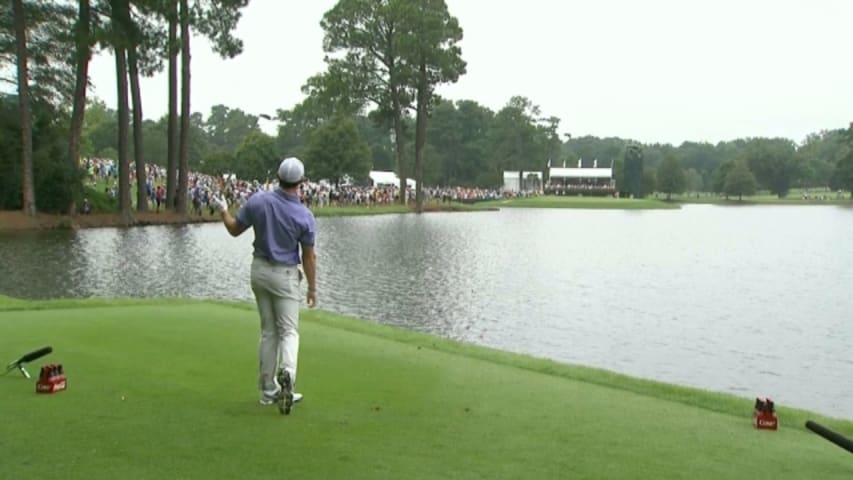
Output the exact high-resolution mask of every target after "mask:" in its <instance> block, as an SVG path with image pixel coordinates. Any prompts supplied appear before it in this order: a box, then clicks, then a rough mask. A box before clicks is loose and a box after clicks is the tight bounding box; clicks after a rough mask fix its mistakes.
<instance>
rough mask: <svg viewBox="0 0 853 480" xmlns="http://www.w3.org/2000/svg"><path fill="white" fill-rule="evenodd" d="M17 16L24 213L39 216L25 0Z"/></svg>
mask: <svg viewBox="0 0 853 480" xmlns="http://www.w3.org/2000/svg"><path fill="white" fill-rule="evenodd" d="M12 11H13V15H14V16H15V53H16V56H17V63H18V112H19V115H20V119H21V164H22V167H23V168H22V171H23V176H22V182H23V183H22V184H21V190H22V191H23V199H22V200H23V210H24V213H25V214H27V215H30V216H32V215H35V214H36V194H35V183H34V181H33V120H32V112H31V110H30V72H29V67H28V64H27V55H28V52H27V20H26V18H25V17H24V15H25V14H24V2H23V0H12Z"/></svg>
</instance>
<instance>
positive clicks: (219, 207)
mask: <svg viewBox="0 0 853 480" xmlns="http://www.w3.org/2000/svg"><path fill="white" fill-rule="evenodd" d="M213 208H214V209H215V210H216V211H217V212H219V213H222V212H224V211H226V210H228V201H227V200H225V198H224V197H217V198H214V199H213Z"/></svg>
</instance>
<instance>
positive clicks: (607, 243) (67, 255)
mask: <svg viewBox="0 0 853 480" xmlns="http://www.w3.org/2000/svg"><path fill="white" fill-rule="evenodd" d="M319 232H320V235H319V237H318V245H317V250H318V255H319V267H318V269H319V278H318V287H319V294H320V298H319V300H320V302H321V306H322V307H323V308H325V309H329V310H332V311H337V312H340V313H345V314H351V315H356V316H360V317H363V318H367V319H371V320H373V321H377V322H381V323H386V324H392V325H399V326H403V327H406V328H412V329H416V330H420V331H425V332H430V333H434V334H437V335H442V336H446V337H450V338H456V339H461V340H464V341H471V342H475V343H480V344H484V345H488V346H493V347H497V348H501V349H505V350H510V351H516V352H523V353H529V354H533V355H538V356H545V357H549V358H553V359H556V360H560V361H566V362H573V363H580V364H585V365H592V366H598V367H602V368H607V369H612V370H616V371H619V372H623V373H627V374H631V375H637V376H642V377H647V378H656V379H659V380H663V381H667V382H674V383H681V384H686V385H692V386H698V387H703V388H709V389H713V390H720V391H729V392H735V393H737V394H739V395H744V396H751V395H769V396H772V397H774V398H775V399H777V401H778V402H779V404H780V405H791V406H800V407H804V408H810V409H813V410H817V411H820V412H822V413H826V414H829V415H834V416H844V417H847V418H853V405H850V404H848V403H847V402H845V401H844V400H845V399H847V398H851V396H853V386H850V384H849V382H848V379H849V378H850V377H851V374H853V362H850V361H847V360H844V359H845V358H846V356H847V353H848V352H849V351H850V350H851V347H853V345H851V344H853V325H851V324H850V322H847V321H846V320H845V319H846V318H847V317H848V316H849V315H848V314H849V312H850V311H851V307H853V301H851V300H850V297H849V295H848V293H847V290H848V289H849V288H848V286H849V285H851V284H853V253H851V252H853V250H851V249H850V248H849V247H847V246H845V245H846V243H845V242H846V240H847V239H849V238H851V236H852V235H853V211H851V210H850V209H842V208H834V207H825V208H824V207H803V208H799V207H749V208H721V207H713V206H690V207H687V208H685V209H683V210H679V211H648V212H622V211H583V210H506V211H501V212H490V213H476V214H429V215H423V216H414V215H398V216H379V217H366V218H334V219H325V218H324V219H319ZM251 242H252V236H251V234H247V235H244V236H243V237H240V238H237V239H232V238H231V237H230V236H229V235H228V234H227V233H226V232H225V230H224V229H223V228H222V227H221V226H219V225H201V226H198V225H196V226H184V227H175V226H163V227H147V228H135V229H128V230H119V229H104V230H85V231H79V232H42V233H36V234H34V233H24V234H15V235H5V236H2V237H0V266H2V275H0V293H3V294H7V295H14V296H21V297H28V298H48V297H57V296H75V297H90V296H110V297H112V296H189V297H197V298H226V299H242V300H251V299H252V296H251V291H250V289H249V285H248V276H249V262H250V257H251V250H252V249H251Z"/></svg>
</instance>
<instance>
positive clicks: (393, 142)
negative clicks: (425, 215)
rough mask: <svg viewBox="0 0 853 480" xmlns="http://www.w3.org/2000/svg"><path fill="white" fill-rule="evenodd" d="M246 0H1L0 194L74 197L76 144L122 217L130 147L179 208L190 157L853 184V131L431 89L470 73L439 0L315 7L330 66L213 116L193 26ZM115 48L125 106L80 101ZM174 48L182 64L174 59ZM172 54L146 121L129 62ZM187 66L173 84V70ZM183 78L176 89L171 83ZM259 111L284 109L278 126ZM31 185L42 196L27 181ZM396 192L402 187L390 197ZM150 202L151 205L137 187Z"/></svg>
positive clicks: (720, 183)
mask: <svg viewBox="0 0 853 480" xmlns="http://www.w3.org/2000/svg"><path fill="white" fill-rule="evenodd" d="M247 4H248V1H247V0H144V1H143V0H109V1H107V0H102V1H93V3H91V4H90V1H89V0H78V1H76V2H61V1H46V0H42V1H38V0H13V1H12V2H11V4H8V3H7V4H6V6H5V7H2V8H0V21H2V23H3V30H2V31H3V35H4V38H3V40H4V41H3V43H2V47H0V48H2V49H3V53H5V55H3V56H2V57H0V59H2V60H0V61H3V62H5V63H6V65H5V66H7V67H10V68H7V69H5V70H6V71H12V70H14V71H15V72H16V73H17V75H16V78H15V79H14V80H12V79H9V80H10V81H12V82H13V83H16V84H17V85H18V92H19V94H18V95H4V96H2V98H0V133H2V137H0V149H2V152H0V153H2V154H3V156H2V158H0V173H2V175H0V192H2V193H0V208H4V209H23V210H24V211H26V212H27V213H34V212H35V209H36V203H35V200H36V197H37V198H38V199H39V209H41V210H45V211H57V212H58V211H66V210H69V209H73V205H74V204H75V200H79V198H80V195H81V194H82V186H81V185H82V183H81V173H80V169H79V159H80V158H81V157H107V158H114V159H116V160H117V163H118V166H119V192H120V193H119V209H120V213H121V214H122V216H123V217H124V218H126V219H128V221H129V219H130V208H131V202H130V191H131V189H130V185H129V181H130V172H129V169H130V162H131V160H136V159H141V160H142V161H141V162H136V168H137V181H138V182H139V184H138V185H137V186H138V188H137V192H138V195H144V194H145V189H144V188H143V187H144V183H143V182H144V181H145V176H144V174H142V173H143V171H142V170H141V169H142V168H144V167H143V165H144V164H145V163H151V164H159V165H163V166H164V167H165V168H166V171H167V175H166V180H165V183H166V184H167V189H166V191H167V197H168V198H167V204H168V205H174V208H176V209H177V211H179V212H184V211H186V189H187V184H188V172H189V171H190V170H198V171H202V172H206V173H211V174H216V173H226V172H228V173H235V174H237V176H238V177H240V178H245V179H265V178H268V177H269V176H270V169H271V168H273V167H274V165H275V161H276V160H277V159H279V158H281V157H282V156H285V155H297V156H300V157H303V158H304V159H305V160H306V168H307V169H308V172H307V173H308V175H309V176H311V177H312V178H317V179H319V178H326V179H329V180H330V181H332V182H339V181H341V180H343V179H344V178H352V179H355V180H356V181H360V180H363V179H365V178H366V177H367V173H368V172H369V170H371V169H377V170H394V171H396V172H397V174H398V176H399V177H400V181H401V187H402V186H404V185H405V182H406V179H407V178H408V177H410V176H411V177H414V178H415V179H416V180H418V182H417V185H418V191H417V192H416V199H417V205H418V207H419V208H421V206H422V199H423V196H422V194H421V192H420V188H421V186H422V185H441V186H470V187H482V188H496V187H499V186H500V185H501V184H502V182H503V171H505V170H514V171H519V172H521V171H543V170H546V169H547V165H552V166H561V165H564V164H565V165H567V166H575V165H577V163H578V161H579V160H581V162H582V163H583V165H584V166H592V165H593V163H594V162H597V164H598V166H613V167H614V171H615V176H616V182H617V187H618V189H619V190H620V191H622V192H623V193H624V194H626V195H633V196H636V197H642V196H645V195H647V194H649V193H651V192H655V191H659V192H663V193H666V194H668V195H671V194H677V193H681V192H684V191H696V192H700V191H701V192H715V193H720V194H724V195H731V196H742V195H750V194H752V193H753V192H754V191H755V190H756V189H759V188H760V189H766V190H768V191H770V192H772V193H774V194H776V195H779V196H780V197H783V196H785V195H787V193H788V191H789V190H790V189H791V188H795V187H805V188H811V187H815V188H817V187H821V188H823V187H829V188H833V189H844V190H851V189H853V149H851V148H850V145H851V144H852V143H851V141H853V138H851V130H848V129H835V130H826V131H822V132H818V133H814V134H811V135H809V136H808V137H807V138H806V139H805V140H804V141H802V142H801V143H800V144H798V143H797V142H795V141H793V140H790V139H783V138H743V139H736V140H732V141H727V142H719V143H717V144H710V143H701V142H685V143H682V144H681V145H678V146H674V145H670V144H658V143H655V144H648V143H646V144H644V143H641V142H637V141H633V140H631V139H623V138H616V137H611V138H598V137H594V136H583V137H572V136H570V135H562V136H561V134H560V119H559V118H557V117H555V116H548V115H546V114H544V113H543V112H542V109H541V108H540V107H539V106H538V105H536V104H535V102H534V101H533V100H531V99H530V98H527V97H524V96H516V97H512V98H510V99H509V100H508V101H507V103H506V105H504V106H503V107H502V108H501V109H499V110H497V111H493V110H491V109H489V108H487V107H485V106H483V105H481V104H479V103H477V101H475V100H458V101H451V100H448V99H444V98H441V97H440V96H439V95H437V94H436V89H437V87H438V86H440V85H442V84H446V83H452V82H455V81H457V80H458V78H459V77H460V76H462V75H464V74H465V69H466V64H465V61H464V60H463V59H462V52H461V49H460V47H459V42H460V41H461V39H462V36H463V31H462V28H461V26H460V25H459V22H458V20H457V19H456V18H455V17H453V16H452V15H451V14H450V13H449V12H448V10H447V6H446V4H445V2H444V1H443V0H379V1H370V2H367V1H364V0H340V1H338V2H337V4H336V5H335V6H334V7H333V8H332V9H330V10H329V11H328V12H326V14H325V15H324V16H323V18H322V19H321V22H320V24H321V26H322V28H323V30H324V33H325V35H324V39H323V48H324V51H325V52H326V56H325V61H326V69H325V71H323V72H320V73H318V74H317V75H314V76H312V77H310V78H308V79H306V81H305V84H304V87H303V92H304V94H305V96H304V99H303V101H301V102H300V103H298V104H297V105H295V106H293V107H291V108H289V109H279V110H278V111H277V112H276V114H275V115H274V116H271V117H267V116H265V115H261V114H252V113H249V112H244V111H242V110H240V109H239V108H230V107H228V106H225V105H217V106H214V107H213V108H212V109H211V111H210V112H208V113H207V115H204V114H202V113H200V112H192V111H191V108H190V106H191V104H190V98H191V97H190V93H191V92H190V85H191V84H190V78H191V66H190V44H189V40H190V37H191V32H193V31H196V32H199V33H203V34H204V35H206V36H207V37H208V38H210V39H211V43H212V44H213V45H214V48H215V49H216V51H217V52H219V53H220V54H221V55H222V56H223V57H232V56H234V55H237V54H239V53H240V51H241V49H242V43H241V42H240V40H239V39H237V38H235V37H234V36H233V35H232V33H233V30H234V28H235V27H236V25H237V22H238V20H239V18H240V12H241V9H242V8H244V7H245V6H246V5H247ZM99 49H100V50H109V51H111V52H112V53H113V55H114V57H115V59H116V88H117V91H118V94H119V95H118V104H117V105H116V107H115V108H114V109H113V108H110V107H108V106H107V105H105V104H103V102H100V101H98V100H97V99H91V98H87V96H86V85H87V78H88V76H87V68H88V63H89V61H90V59H91V56H92V54H93V52H95V51H97V50H99ZM179 57H180V60H181V61H180V65H179V63H178V58H179ZM163 68H167V69H168V82H169V101H168V113H167V114H166V115H164V116H163V117H162V118H160V119H156V120H153V119H144V117H143V112H142V103H141V94H142V92H140V89H139V76H140V75H153V74H154V73H156V72H159V71H161V70H162V69H163ZM179 73H180V77H181V78H180V82H179V81H178V76H179ZM179 86H180V89H179ZM261 121H273V122H277V124H278V129H277V132H276V134H275V135H267V134H266V133H264V131H263V130H262V129H261V128H260V122H261ZM36 194H38V195H36ZM401 197H402V196H401ZM137 208H138V209H140V210H144V209H145V208H147V202H145V201H139V199H138V201H137Z"/></svg>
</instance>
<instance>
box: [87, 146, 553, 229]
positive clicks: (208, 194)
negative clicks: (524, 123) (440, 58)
mask: <svg viewBox="0 0 853 480" xmlns="http://www.w3.org/2000/svg"><path fill="white" fill-rule="evenodd" d="M84 166H85V169H86V172H87V174H88V181H89V182H91V183H90V186H95V185H97V184H98V183H97V182H98V181H100V184H102V185H104V192H105V193H106V194H107V195H108V196H111V197H113V198H115V197H117V196H118V185H117V183H118V182H117V178H118V169H117V167H116V164H115V161H114V160H110V159H97V158H93V159H87V160H85V164H84ZM145 175H146V178H145V189H146V197H147V198H148V202H149V207H150V208H151V209H152V210H154V211H156V212H159V211H160V210H161V209H166V198H167V195H166V187H165V185H166V169H165V168H164V167H161V166H159V165H146V166H145ZM130 176H131V185H136V183H137V173H136V167H135V166H134V165H133V164H131V168H130ZM188 180H189V181H188V188H187V205H188V208H189V211H190V213H191V214H194V215H202V214H203V213H204V212H205V211H206V212H207V213H208V214H210V215H212V214H213V213H214V209H213V202H212V200H213V199H214V198H217V197H219V196H223V197H224V198H225V199H226V200H227V202H228V204H229V205H231V206H232V207H233V208H239V207H241V206H243V205H244V204H245V203H246V202H247V201H248V200H249V197H251V196H252V195H253V194H254V193H256V192H259V191H271V190H273V189H274V188H276V187H277V186H278V182H277V181H271V180H266V181H263V182H261V181H258V180H253V181H248V180H243V179H238V178H236V177H235V176H234V175H223V176H214V175H205V174H201V173H196V172H190V174H189V179H188ZM422 193H423V195H424V199H425V201H427V202H442V203H450V202H458V203H474V202H480V201H488V200H496V199H499V198H505V197H507V196H530V195H535V194H537V193H538V192H534V191H525V192H521V193H517V192H516V193H511V192H503V191H501V190H498V189H483V188H468V187H427V188H424V189H423V192H422ZM403 194H404V195H405V198H406V201H407V202H414V200H415V189H414V188H413V187H409V188H407V189H406V190H405V191H404V192H403ZM302 201H303V203H305V204H306V205H307V206H308V207H309V208H315V207H327V206H364V207H372V206H377V205H389V204H393V203H398V202H399V201H400V188H399V186H397V185H380V186H370V185H368V186H356V185H334V184H331V183H329V182H325V181H319V182H313V181H308V182H305V183H304V184H303V185H302ZM87 202H88V200H87Z"/></svg>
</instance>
